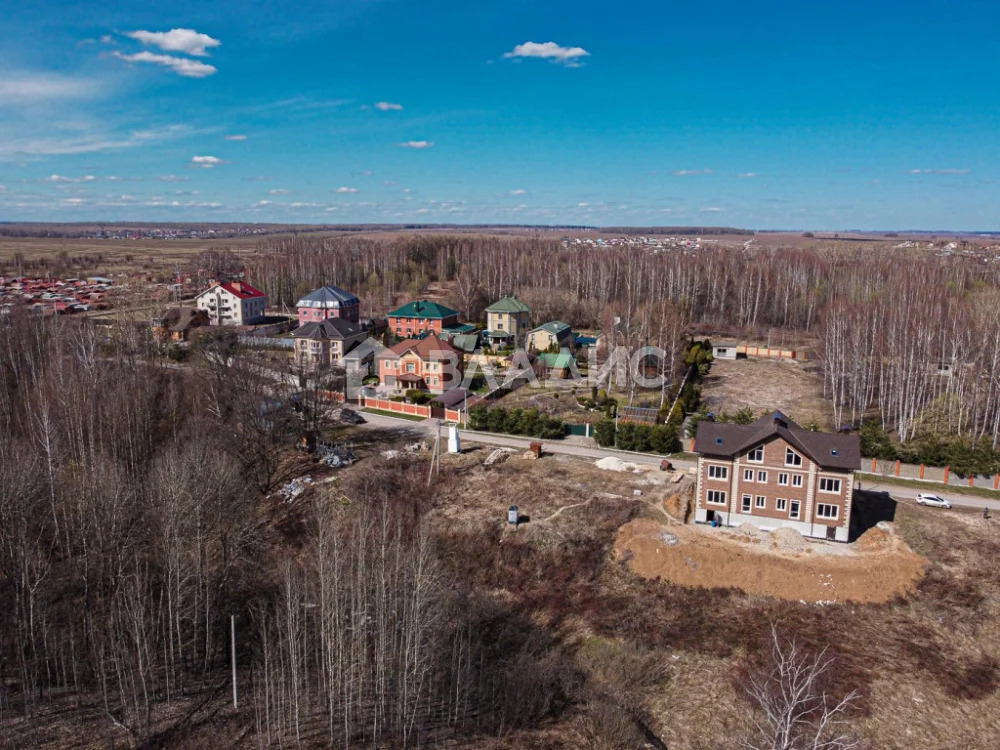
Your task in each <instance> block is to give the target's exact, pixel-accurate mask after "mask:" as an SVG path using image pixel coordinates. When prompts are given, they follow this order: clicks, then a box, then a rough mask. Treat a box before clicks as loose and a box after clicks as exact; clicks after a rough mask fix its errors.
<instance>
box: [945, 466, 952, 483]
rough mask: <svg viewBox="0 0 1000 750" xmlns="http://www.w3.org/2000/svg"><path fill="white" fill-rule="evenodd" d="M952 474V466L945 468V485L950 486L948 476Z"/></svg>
mask: <svg viewBox="0 0 1000 750" xmlns="http://www.w3.org/2000/svg"><path fill="white" fill-rule="evenodd" d="M950 473H951V467H950V466H945V467H944V483H945V484H948V474H950Z"/></svg>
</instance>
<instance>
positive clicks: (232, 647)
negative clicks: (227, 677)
mask: <svg viewBox="0 0 1000 750" xmlns="http://www.w3.org/2000/svg"><path fill="white" fill-rule="evenodd" d="M229 657H230V661H232V664H233V708H234V709H238V708H239V705H238V704H237V701H236V615H229Z"/></svg>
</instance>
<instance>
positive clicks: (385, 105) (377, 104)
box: [375, 102, 403, 112]
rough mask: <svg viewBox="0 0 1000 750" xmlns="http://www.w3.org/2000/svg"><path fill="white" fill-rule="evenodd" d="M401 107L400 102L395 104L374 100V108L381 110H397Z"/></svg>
mask: <svg viewBox="0 0 1000 750" xmlns="http://www.w3.org/2000/svg"><path fill="white" fill-rule="evenodd" d="M402 108H403V105H402V104H395V103H393V102H375V109H377V110H380V111H382V112H398V111H400V110H401V109H402Z"/></svg>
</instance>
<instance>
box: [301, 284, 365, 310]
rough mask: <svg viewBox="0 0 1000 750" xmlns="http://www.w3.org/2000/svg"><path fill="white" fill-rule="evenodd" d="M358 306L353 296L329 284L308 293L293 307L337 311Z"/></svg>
mask: <svg viewBox="0 0 1000 750" xmlns="http://www.w3.org/2000/svg"><path fill="white" fill-rule="evenodd" d="M360 304H361V301H360V300H359V299H358V298H357V297H356V296H355V295H353V294H351V293H350V292H348V291H345V290H344V289H341V288H340V287H339V286H333V285H332V284H329V285H327V286H321V287H320V288H319V289H317V290H316V291H314V292H309V294H307V295H306V296H305V297H303V298H302V299H300V300H299V301H298V302H296V303H295V306H296V307H318V308H323V309H331V308H332V309H339V308H341V307H352V306H354V305H360Z"/></svg>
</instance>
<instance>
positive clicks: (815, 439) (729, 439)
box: [694, 411, 861, 470]
mask: <svg viewBox="0 0 1000 750" xmlns="http://www.w3.org/2000/svg"><path fill="white" fill-rule="evenodd" d="M775 437H780V438H782V439H783V440H785V442H787V443H788V444H789V445H791V446H793V447H794V448H796V449H797V450H799V451H801V452H802V453H803V454H805V455H806V456H808V457H809V458H811V459H812V460H813V461H814V462H815V463H816V464H818V465H819V466H820V467H822V468H826V469H847V470H854V469H857V468H858V467H860V465H861V445H860V441H859V440H858V438H857V436H856V435H838V434H833V433H829V432H813V431H811V430H804V429H802V428H801V427H799V426H798V425H797V424H795V422H793V421H792V420H790V419H789V418H788V417H786V416H785V415H784V414H782V413H781V412H780V411H776V412H774V413H773V414H767V415H765V416H763V417H761V418H760V419H758V420H757V421H756V422H753V423H752V424H748V425H739V424H726V423H721V422H709V421H703V422H700V423H699V424H698V434H697V436H696V437H695V441H694V450H695V452H696V453H701V454H704V455H707V456H720V457H725V458H734V457H736V456H738V455H740V454H741V453H744V452H746V451H747V450H749V449H750V448H752V447H754V446H756V445H760V444H762V443H765V442H767V441H769V440H771V439H773V438H775Z"/></svg>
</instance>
